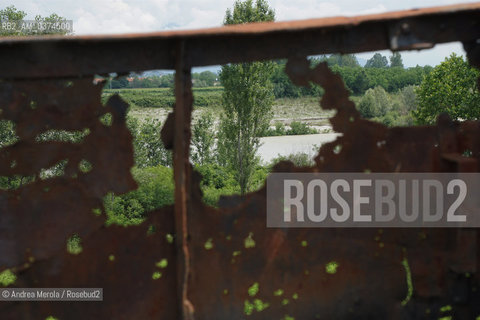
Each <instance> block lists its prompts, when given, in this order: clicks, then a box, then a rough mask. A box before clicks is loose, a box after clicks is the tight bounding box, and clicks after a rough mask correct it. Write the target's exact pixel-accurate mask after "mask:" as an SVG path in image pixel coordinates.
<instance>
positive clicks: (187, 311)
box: [173, 40, 193, 320]
mask: <svg viewBox="0 0 480 320" xmlns="http://www.w3.org/2000/svg"><path fill="white" fill-rule="evenodd" d="M185 57H186V53H185V42H184V41H183V40H181V41H179V42H178V44H177V50H176V62H175V71H176V72H175V99H176V105H175V110H174V115H175V134H174V140H173V171H174V178H175V232H176V245H177V295H178V299H179V300H178V301H179V304H180V309H181V310H180V312H181V317H182V319H184V320H193V306H192V304H191V303H190V301H189V300H188V296H187V293H188V290H187V289H188V275H189V262H190V261H189V259H190V256H189V251H188V238H187V236H188V228H187V210H188V203H189V197H190V192H189V191H190V161H189V150H190V136H191V131H190V121H191V115H192V104H193V96H192V79H191V68H190V66H189V65H188V64H187V63H186V61H185V60H186V59H185Z"/></svg>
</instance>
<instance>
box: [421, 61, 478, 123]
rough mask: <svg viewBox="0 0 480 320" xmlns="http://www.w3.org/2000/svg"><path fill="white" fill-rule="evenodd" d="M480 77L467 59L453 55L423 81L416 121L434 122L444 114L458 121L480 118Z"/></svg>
mask: <svg viewBox="0 0 480 320" xmlns="http://www.w3.org/2000/svg"><path fill="white" fill-rule="evenodd" d="M479 75H480V72H479V71H478V70H476V69H474V68H473V67H471V66H470V65H469V64H468V62H466V61H465V60H463V57H461V56H457V55H456V54H454V53H452V55H451V56H450V57H448V58H446V59H445V61H443V62H442V63H441V64H439V65H438V66H436V67H435V68H434V69H433V71H432V72H431V73H430V74H428V75H427V76H426V77H425V78H424V79H423V81H422V83H421V84H420V86H419V87H418V89H417V90H416V94H417V101H418V108H417V110H415V111H414V112H413V115H414V118H415V120H416V122H417V123H419V124H429V123H434V122H435V121H436V118H437V116H438V115H439V114H440V113H443V112H446V113H447V114H448V115H450V117H452V119H456V120H466V119H478V118H479V117H480V92H479V89H478V87H477V79H478V77H479Z"/></svg>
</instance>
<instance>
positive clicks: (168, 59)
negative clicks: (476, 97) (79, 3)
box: [0, 3, 480, 79]
mask: <svg viewBox="0 0 480 320" xmlns="http://www.w3.org/2000/svg"><path fill="white" fill-rule="evenodd" d="M478 38H480V3H475V4H464V5H454V6H444V7H434V8H427V9H418V10H406V11H398V12H390V13H384V14H376V15H367V16H360V17H352V18H347V17H336V18H324V19H311V20H304V21H294V22H274V23H254V24H249V25H236V26H225V27H219V28H210V29H203V30H195V31H191V30H189V31H173V32H172V31H170V32H157V33H146V34H130V35H116V36H112V35H109V36H70V37H37V38H0V78H4V79H5V78H38V77H79V76H85V75H92V74H105V73H109V72H117V73H123V72H130V71H141V70H151V69H175V52H176V48H175V44H176V43H178V41H183V42H184V43H185V50H186V52H188V55H187V57H186V62H188V63H189V65H190V66H192V67H193V66H205V65H212V64H224V63H230V62H240V61H253V60H265V59H279V58H287V57H291V56H307V55H314V54H322V53H334V52H341V53H353V52H366V51H375V50H383V49H392V50H413V49H423V48H427V47H431V46H433V45H434V44H435V43H445V42H451V41H462V42H470V41H475V40H476V39H478ZM12 57H14V58H12Z"/></svg>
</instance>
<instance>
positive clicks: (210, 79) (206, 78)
mask: <svg viewBox="0 0 480 320" xmlns="http://www.w3.org/2000/svg"><path fill="white" fill-rule="evenodd" d="M193 78H194V79H195V80H199V81H200V82H202V84H203V86H204V87H211V86H213V84H214V83H215V81H216V80H217V75H216V74H215V73H213V72H212V71H208V70H207V71H203V72H201V73H199V74H198V75H195V74H194V75H193Z"/></svg>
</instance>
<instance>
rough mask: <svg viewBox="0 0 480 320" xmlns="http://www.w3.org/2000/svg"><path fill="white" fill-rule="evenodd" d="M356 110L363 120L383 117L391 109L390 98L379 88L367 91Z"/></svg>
mask: <svg viewBox="0 0 480 320" xmlns="http://www.w3.org/2000/svg"><path fill="white" fill-rule="evenodd" d="M358 109H359V111H360V113H361V115H362V117H364V118H375V117H383V116H385V114H386V113H387V112H388V111H389V110H390V109H391V102H390V97H389V96H388V93H387V92H386V91H385V89H383V88H382V87H380V86H377V87H375V88H373V89H368V90H367V92H365V95H364V96H363V97H362V99H361V100H360V103H359V106H358Z"/></svg>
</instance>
